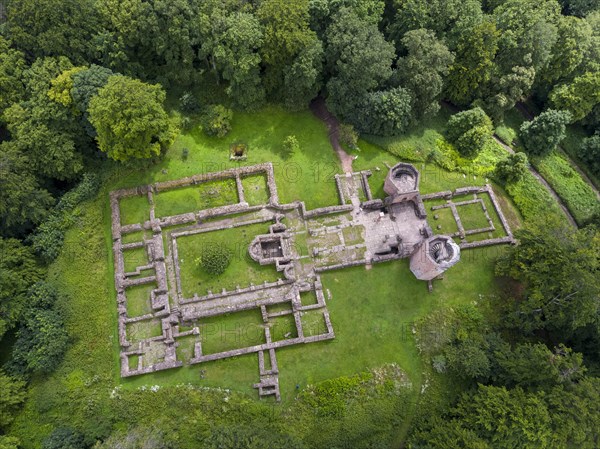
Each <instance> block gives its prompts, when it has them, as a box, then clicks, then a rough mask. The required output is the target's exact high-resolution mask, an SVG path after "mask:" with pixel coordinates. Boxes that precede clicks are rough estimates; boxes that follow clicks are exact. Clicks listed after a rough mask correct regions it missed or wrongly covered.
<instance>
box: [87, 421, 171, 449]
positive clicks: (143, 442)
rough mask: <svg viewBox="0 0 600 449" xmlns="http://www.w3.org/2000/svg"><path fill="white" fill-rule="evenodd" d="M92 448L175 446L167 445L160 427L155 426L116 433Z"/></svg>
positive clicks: (136, 448) (130, 448)
mask: <svg viewBox="0 0 600 449" xmlns="http://www.w3.org/2000/svg"><path fill="white" fill-rule="evenodd" d="M94 447H95V449H116V448H119V449H140V448H143V449H170V448H171V447H177V446H175V445H171V444H169V442H168V441H167V438H166V437H165V433H164V431H163V430H162V429H161V426H160V425H159V424H155V425H154V426H143V425H138V426H136V427H133V428H130V429H127V430H120V431H117V432H115V433H113V434H112V435H110V436H109V437H108V438H107V439H106V440H105V441H103V442H102V443H100V444H98V445H96V446H94Z"/></svg>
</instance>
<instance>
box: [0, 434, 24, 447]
mask: <svg viewBox="0 0 600 449" xmlns="http://www.w3.org/2000/svg"><path fill="white" fill-rule="evenodd" d="M19 446H20V441H19V439H18V438H16V437H9V436H6V435H0V449H19Z"/></svg>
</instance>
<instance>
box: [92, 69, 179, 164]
mask: <svg viewBox="0 0 600 449" xmlns="http://www.w3.org/2000/svg"><path fill="white" fill-rule="evenodd" d="M164 101H165V93H164V91H163V90H162V89H161V87H160V86H159V85H151V84H146V83H143V82H141V81H138V80H134V79H132V78H129V77H126V76H122V75H114V76H111V77H110V78H109V79H108V82H107V84H106V85H105V86H104V87H103V88H101V89H100V90H99V91H98V94H97V95H96V96H95V97H94V98H92V100H91V101H90V106H89V113H90V123H91V124H92V125H93V126H94V128H95V129H96V133H97V134H98V136H97V137H96V140H97V141H98V146H99V148H100V150H101V151H104V152H105V153H107V154H108V157H110V158H111V159H114V160H117V161H126V160H130V159H147V158H151V157H155V156H158V155H159V154H160V153H161V151H163V150H164V149H165V147H166V146H167V145H169V144H170V143H171V142H172V140H173V137H174V135H173V134H174V133H173V128H172V124H171V122H170V120H169V117H168V116H167V113H166V112H165V110H164V108H163V102H164Z"/></svg>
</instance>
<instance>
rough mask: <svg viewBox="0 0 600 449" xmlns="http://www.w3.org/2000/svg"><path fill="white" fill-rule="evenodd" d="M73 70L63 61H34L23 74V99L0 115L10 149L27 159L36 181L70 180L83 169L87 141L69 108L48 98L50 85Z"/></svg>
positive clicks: (59, 59) (70, 65) (66, 61)
mask: <svg viewBox="0 0 600 449" xmlns="http://www.w3.org/2000/svg"><path fill="white" fill-rule="evenodd" d="M72 68H73V66H72V64H71V63H70V61H69V60H68V59H66V58H44V59H38V60H36V61H35V62H34V63H33V64H32V66H31V67H30V68H29V69H27V70H25V72H24V80H25V84H26V93H27V99H26V100H25V101H22V102H20V103H14V104H13V105H11V106H10V107H9V108H7V109H6V110H5V111H4V120H5V122H6V124H7V128H8V130H9V131H10V133H11V137H12V139H13V142H14V143H13V145H14V146H15V148H18V150H19V151H21V152H22V153H23V154H25V155H26V156H27V158H28V159H29V161H30V163H31V164H32V169H33V170H34V172H35V173H36V175H38V176H39V177H47V178H51V179H58V180H71V179H73V178H75V177H76V176H77V175H78V174H79V173H80V172H81V170H82V169H83V156H82V154H83V152H84V150H86V149H88V148H89V146H90V144H91V140H90V139H89V137H88V136H87V135H86V134H85V132H84V130H83V129H82V127H81V125H80V119H79V117H78V116H77V115H76V114H75V113H74V110H73V108H70V107H65V106H64V105H63V104H61V103H60V102H57V101H54V100H52V99H51V98H50V96H49V87H51V83H52V81H53V80H55V79H56V78H57V77H58V76H59V75H61V74H62V73H63V72H64V71H65V70H70V69H72Z"/></svg>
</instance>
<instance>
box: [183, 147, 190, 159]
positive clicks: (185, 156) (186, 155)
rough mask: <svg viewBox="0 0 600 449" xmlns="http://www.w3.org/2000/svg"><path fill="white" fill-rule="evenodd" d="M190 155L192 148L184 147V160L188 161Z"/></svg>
mask: <svg viewBox="0 0 600 449" xmlns="http://www.w3.org/2000/svg"><path fill="white" fill-rule="evenodd" d="M189 155H190V150H189V149H187V148H184V149H183V150H181V160H182V161H187V158H188V156H189Z"/></svg>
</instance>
